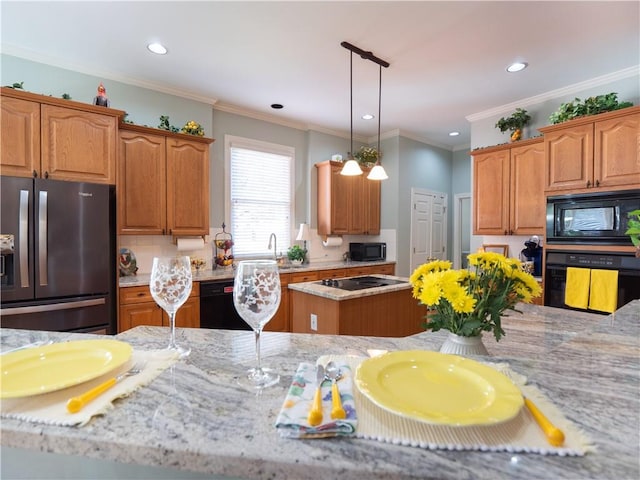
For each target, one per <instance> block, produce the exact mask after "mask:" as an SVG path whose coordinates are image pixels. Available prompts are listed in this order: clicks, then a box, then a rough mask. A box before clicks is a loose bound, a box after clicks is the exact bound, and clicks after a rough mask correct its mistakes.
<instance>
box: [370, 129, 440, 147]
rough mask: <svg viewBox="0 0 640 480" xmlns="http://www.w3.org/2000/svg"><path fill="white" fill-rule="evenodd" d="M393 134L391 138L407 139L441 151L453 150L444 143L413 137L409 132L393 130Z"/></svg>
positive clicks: (418, 136) (417, 136)
mask: <svg viewBox="0 0 640 480" xmlns="http://www.w3.org/2000/svg"><path fill="white" fill-rule="evenodd" d="M393 132H395V135H393V136H397V137H404V138H408V139H409V140H415V141H416V142H420V143H424V144H427V145H431V146H432V147H437V148H442V149H443V150H449V151H452V150H453V149H452V148H451V146H450V145H445V144H444V143H440V142H437V141H435V140H432V139H430V138H427V137H422V136H420V135H414V134H413V133H409V132H403V131H401V130H399V129H397V130H393ZM381 137H382V136H381ZM385 138H388V137H385Z"/></svg>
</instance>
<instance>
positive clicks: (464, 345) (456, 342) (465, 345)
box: [440, 333, 489, 356]
mask: <svg viewBox="0 0 640 480" xmlns="http://www.w3.org/2000/svg"><path fill="white" fill-rule="evenodd" d="M440 353H451V354H453V355H461V356H466V355H489V352H488V351H487V349H486V347H485V346H484V343H482V335H476V336H473V337H462V336H460V335H456V334H455V333H449V335H448V336H447V339H446V340H445V341H444V343H443V344H442V347H440Z"/></svg>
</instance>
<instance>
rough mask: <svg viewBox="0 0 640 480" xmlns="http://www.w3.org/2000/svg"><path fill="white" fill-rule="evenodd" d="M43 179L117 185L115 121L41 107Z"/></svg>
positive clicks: (48, 106)
mask: <svg viewBox="0 0 640 480" xmlns="http://www.w3.org/2000/svg"><path fill="white" fill-rule="evenodd" d="M41 115H42V127H41V128H42V130H41V132H42V146H41V148H42V161H41V165H42V176H43V177H45V178H52V179H54V180H72V181H77V182H93V183H107V184H115V183H116V148H117V131H118V130H117V129H118V124H117V118H116V117H113V116H107V115H100V114H98V113H91V112H81V111H79V110H74V109H70V108H63V107H57V106H53V105H42V108H41Z"/></svg>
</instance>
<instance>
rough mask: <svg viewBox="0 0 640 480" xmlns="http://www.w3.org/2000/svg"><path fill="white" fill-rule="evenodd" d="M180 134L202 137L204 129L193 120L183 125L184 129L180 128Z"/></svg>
mask: <svg viewBox="0 0 640 480" xmlns="http://www.w3.org/2000/svg"><path fill="white" fill-rule="evenodd" d="M181 132H182V133H186V134H187V135H196V136H198V137H203V136H204V129H203V128H202V125H200V124H199V123H197V122H194V121H193V120H189V121H188V122H187V123H185V124H184V127H182V130H181Z"/></svg>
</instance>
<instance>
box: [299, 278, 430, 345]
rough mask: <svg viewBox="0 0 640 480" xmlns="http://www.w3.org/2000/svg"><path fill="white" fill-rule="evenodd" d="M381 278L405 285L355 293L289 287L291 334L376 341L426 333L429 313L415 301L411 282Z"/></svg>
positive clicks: (307, 286) (314, 285) (309, 284)
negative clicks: (364, 338) (365, 337)
mask: <svg viewBox="0 0 640 480" xmlns="http://www.w3.org/2000/svg"><path fill="white" fill-rule="evenodd" d="M378 277H381V278H388V279H392V280H399V281H403V282H404V283H399V284H396V285H389V286H383V287H372V288H367V289H364V290H356V291H348V290H341V289H338V288H336V287H332V286H325V285H321V284H318V283H317V282H307V283H299V284H293V285H289V290H290V292H289V297H290V299H291V331H292V332H293V333H317V334H330V335H367V336H375V337H405V336H408V335H413V334H414V333H418V332H421V331H423V330H424V328H423V327H422V324H423V323H424V316H425V315H426V313H427V309H426V307H425V306H423V305H419V304H418V302H417V300H415V299H414V298H413V296H412V287H411V284H410V283H408V282H409V281H408V279H406V278H400V277H393V276H385V275H378ZM312 318H313V320H312Z"/></svg>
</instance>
